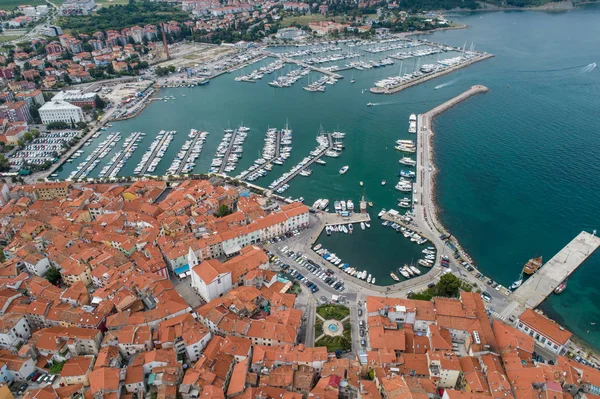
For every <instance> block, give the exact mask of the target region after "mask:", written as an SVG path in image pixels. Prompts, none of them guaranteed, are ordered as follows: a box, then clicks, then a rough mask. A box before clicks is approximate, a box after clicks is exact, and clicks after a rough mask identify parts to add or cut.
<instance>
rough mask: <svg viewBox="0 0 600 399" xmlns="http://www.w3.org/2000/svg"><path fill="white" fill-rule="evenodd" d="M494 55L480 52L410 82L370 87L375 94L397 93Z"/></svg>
mask: <svg viewBox="0 0 600 399" xmlns="http://www.w3.org/2000/svg"><path fill="white" fill-rule="evenodd" d="M493 56H494V55H493V54H480V55H479V56H477V57H475V58H472V59H470V60H468V61H465V62H461V63H460V64H458V65H454V66H451V67H449V68H445V69H443V70H441V71H439V72H435V73H431V74H428V75H424V76H419V77H417V78H415V79H411V80H410V81H408V82H404V83H400V84H398V85H396V86H393V87H372V88H371V89H370V92H371V93H374V94H393V93H397V92H399V91H402V90H404V89H408V88H409V87H412V86H415V85H418V84H421V83H423V82H427V81H428V80H431V79H435V78H439V77H440V76H444V75H446V74H449V73H450V72H454V71H457V70H459V69H461V68H464V67H466V66H469V65H472V64H475V63H476V62H479V61H483V60H487V59H488V58H492V57H493Z"/></svg>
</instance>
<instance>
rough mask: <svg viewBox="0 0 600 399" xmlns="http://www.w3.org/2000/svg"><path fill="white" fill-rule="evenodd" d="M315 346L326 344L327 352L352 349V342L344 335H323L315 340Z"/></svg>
mask: <svg viewBox="0 0 600 399" xmlns="http://www.w3.org/2000/svg"><path fill="white" fill-rule="evenodd" d="M315 346H326V347H327V352H335V351H337V350H341V351H343V352H345V351H349V350H350V349H352V343H351V342H350V340H349V339H348V338H346V337H344V336H342V337H329V336H325V337H323V338H321V339H320V340H318V341H317V342H315Z"/></svg>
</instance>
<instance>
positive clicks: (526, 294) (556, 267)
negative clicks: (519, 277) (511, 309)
mask: <svg viewBox="0 0 600 399" xmlns="http://www.w3.org/2000/svg"><path fill="white" fill-rule="evenodd" d="M599 246H600V238H599V237H597V236H595V235H594V234H590V233H588V232H586V231H582V232H581V233H579V234H578V235H577V237H575V238H574V239H573V240H572V241H571V242H570V243H568V244H567V246H566V247H564V248H563V249H561V250H560V252H559V253H557V254H556V255H554V257H553V258H552V259H550V260H549V261H548V262H546V263H545V264H544V265H543V266H542V267H541V268H540V269H539V270H538V271H537V272H536V273H535V274H534V275H533V276H531V277H530V278H529V279H527V281H525V282H524V283H523V285H521V286H520V287H519V288H518V289H517V290H516V291H515V292H514V293H513V294H512V296H511V297H512V299H513V300H514V301H516V302H518V303H519V304H521V305H523V306H525V307H526V308H532V309H533V308H536V307H537V306H539V305H540V304H541V303H542V302H543V301H544V300H545V299H546V298H547V297H548V296H549V295H550V294H552V292H553V291H554V290H555V289H556V287H558V286H559V285H560V283H562V282H563V281H565V280H566V279H567V278H568V277H569V276H570V275H571V274H572V273H573V272H574V271H575V270H577V268H578V267H579V266H580V265H581V264H582V263H583V262H585V260H586V259H587V258H588V257H589V256H590V255H592V254H593V253H594V251H596V249H598V247H599Z"/></svg>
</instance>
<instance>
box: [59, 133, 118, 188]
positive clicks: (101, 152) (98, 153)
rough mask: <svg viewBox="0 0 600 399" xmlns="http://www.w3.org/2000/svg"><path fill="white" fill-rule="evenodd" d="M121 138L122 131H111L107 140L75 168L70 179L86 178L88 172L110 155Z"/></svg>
mask: <svg viewBox="0 0 600 399" xmlns="http://www.w3.org/2000/svg"><path fill="white" fill-rule="evenodd" d="M119 140H121V133H110V134H109V135H108V136H107V137H106V140H104V141H103V142H101V143H100V144H99V145H98V147H96V149H95V150H94V151H92V153H91V154H90V155H88V156H87V158H86V159H85V160H84V161H83V162H81V163H80V164H79V165H77V167H76V168H75V170H73V171H72V172H71V173H70V174H69V177H68V179H69V180H78V179H80V178H85V177H87V176H88V174H89V173H90V172H91V171H92V170H94V168H95V167H96V166H98V164H99V163H100V160H101V159H103V158H104V157H106V155H108V153H109V151H110V150H111V149H112V148H113V147H114V146H115V145H117V142H118V141H119Z"/></svg>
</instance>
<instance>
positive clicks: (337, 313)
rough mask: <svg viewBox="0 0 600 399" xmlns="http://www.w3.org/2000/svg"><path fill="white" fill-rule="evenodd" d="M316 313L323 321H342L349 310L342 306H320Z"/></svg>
mask: <svg viewBox="0 0 600 399" xmlns="http://www.w3.org/2000/svg"><path fill="white" fill-rule="evenodd" d="M317 313H318V314H319V316H321V317H322V318H324V319H325V320H330V319H334V320H342V319H344V318H345V317H346V316H348V315H349V314H350V309H348V308H347V307H345V306H342V305H321V306H319V307H317Z"/></svg>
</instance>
